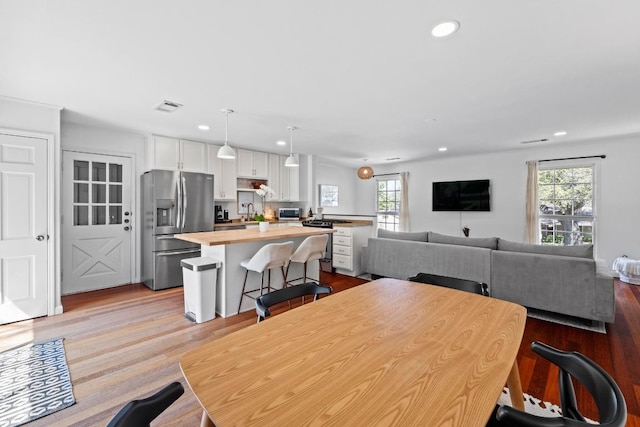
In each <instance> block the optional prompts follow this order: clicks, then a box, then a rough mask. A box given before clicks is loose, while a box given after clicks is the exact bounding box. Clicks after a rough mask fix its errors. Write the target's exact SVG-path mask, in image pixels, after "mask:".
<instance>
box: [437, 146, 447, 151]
mask: <svg viewBox="0 0 640 427" xmlns="http://www.w3.org/2000/svg"><path fill="white" fill-rule="evenodd" d="M438 151H447V147H440V148H438Z"/></svg>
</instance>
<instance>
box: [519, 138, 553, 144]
mask: <svg viewBox="0 0 640 427" xmlns="http://www.w3.org/2000/svg"><path fill="white" fill-rule="evenodd" d="M547 141H548V139H547V138H542V139H530V140H529V141H520V144H537V143H538V142H547Z"/></svg>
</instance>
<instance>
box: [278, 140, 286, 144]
mask: <svg viewBox="0 0 640 427" xmlns="http://www.w3.org/2000/svg"><path fill="white" fill-rule="evenodd" d="M276 144H278V145H287V141H283V140H280V141H278V142H276Z"/></svg>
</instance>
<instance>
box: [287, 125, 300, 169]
mask: <svg viewBox="0 0 640 427" xmlns="http://www.w3.org/2000/svg"><path fill="white" fill-rule="evenodd" d="M287 129H289V132H290V133H291V151H290V154H289V157H287V160H285V162H284V165H285V166H286V167H288V168H297V167H298V166H300V165H299V164H298V159H297V158H296V156H294V155H293V131H294V130H296V129H298V128H297V127H295V126H288V127H287Z"/></svg>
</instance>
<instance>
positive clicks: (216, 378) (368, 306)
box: [180, 279, 526, 427]
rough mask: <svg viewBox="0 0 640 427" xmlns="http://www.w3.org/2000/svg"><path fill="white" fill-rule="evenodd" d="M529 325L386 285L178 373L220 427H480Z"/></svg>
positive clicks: (288, 315)
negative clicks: (399, 426)
mask: <svg viewBox="0 0 640 427" xmlns="http://www.w3.org/2000/svg"><path fill="white" fill-rule="evenodd" d="M525 322H526V309H525V308H524V307H522V306H520V305H517V304H514V303H511V302H507V301H502V300H498V299H494V298H488V297H483V296H480V295H476V294H472V293H467V292H462V291H458V290H453V289H448V288H443V287H438V286H433V285H425V284H421V283H415V282H408V281H402V280H395V279H378V280H375V281H372V282H370V283H366V284H363V285H360V286H356V287H354V288H351V289H348V290H345V291H342V292H338V293H334V294H332V295H328V296H326V297H324V298H320V299H318V300H317V301H314V302H312V303H306V304H304V305H302V306H300V307H296V308H294V309H291V310H289V311H286V312H283V313H280V314H277V315H274V316H272V317H270V318H267V319H266V320H265V321H263V322H260V323H257V324H254V325H251V326H248V327H246V328H244V329H241V330H238V331H236V332H234V333H232V334H229V335H226V336H224V337H221V338H217V339H212V340H211V341H210V342H208V343H206V344H204V345H202V346H200V347H198V348H196V349H194V350H191V351H189V352H188V353H186V354H185V355H184V356H183V357H182V358H181V360H180V367H181V369H182V372H183V375H184V377H185V379H186V380H187V383H188V384H189V386H190V387H191V389H192V391H193V392H194V394H195V395H196V397H197V399H198V401H199V402H200V404H201V405H202V407H203V409H204V411H205V415H208V417H209V418H210V420H211V421H212V422H213V423H215V425H216V426H218V427H224V426H230V425H260V426H270V425H272V426H282V425H296V426H302V425H335V426H350V425H403V426H404V425H416V426H444V425H447V426H465V427H473V426H484V425H485V424H486V421H487V420H488V419H489V416H490V414H491V412H492V410H493V407H494V405H495V404H496V402H497V400H498V398H499V396H500V393H501V392H502V388H503V386H504V384H505V381H506V379H507V377H508V376H509V374H510V372H511V369H512V367H513V366H516V367H517V365H514V362H515V359H516V356H517V353H518V349H519V347H520V342H521V340H522V335H523V332H524V326H525Z"/></svg>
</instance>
